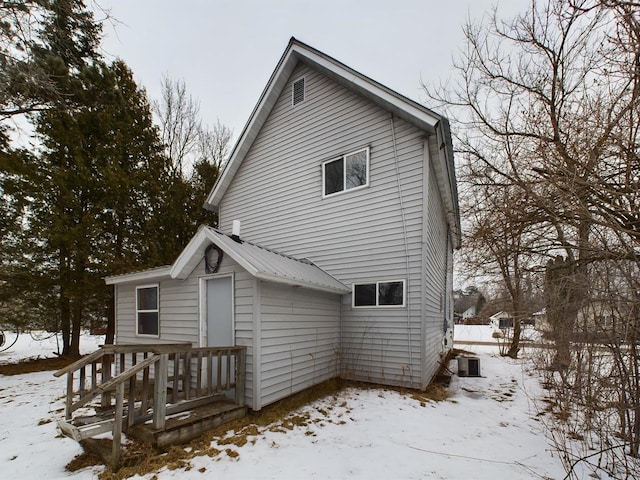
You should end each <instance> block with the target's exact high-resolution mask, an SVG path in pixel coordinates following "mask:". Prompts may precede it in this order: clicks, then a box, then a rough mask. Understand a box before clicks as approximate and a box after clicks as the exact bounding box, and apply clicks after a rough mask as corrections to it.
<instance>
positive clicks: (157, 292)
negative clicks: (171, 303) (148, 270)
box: [135, 283, 160, 338]
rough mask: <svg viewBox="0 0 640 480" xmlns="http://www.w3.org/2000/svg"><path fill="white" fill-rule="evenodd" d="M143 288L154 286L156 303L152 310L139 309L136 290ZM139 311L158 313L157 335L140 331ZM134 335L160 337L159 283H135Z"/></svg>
mask: <svg viewBox="0 0 640 480" xmlns="http://www.w3.org/2000/svg"><path fill="white" fill-rule="evenodd" d="M143 288H155V289H156V300H157V305H156V308H155V309H152V310H140V308H139V305H138V302H139V297H138V290H142V289H143ZM140 313H157V315H158V333H157V335H154V334H151V333H140V321H139V318H138V314H140ZM135 322H136V337H147V338H160V284H159V283H150V284H147V285H136V315H135Z"/></svg>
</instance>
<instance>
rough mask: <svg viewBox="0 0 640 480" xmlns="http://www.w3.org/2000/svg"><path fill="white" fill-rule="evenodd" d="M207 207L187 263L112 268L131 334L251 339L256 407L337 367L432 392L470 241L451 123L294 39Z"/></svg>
mask: <svg viewBox="0 0 640 480" xmlns="http://www.w3.org/2000/svg"><path fill="white" fill-rule="evenodd" d="M205 208H208V209H212V210H216V211H217V212H218V215H219V226H218V228H217V229H214V228H211V227H207V226H202V227H201V228H200V229H199V231H198V232H197V233H196V235H195V236H194V237H193V239H192V240H191V242H190V243H189V245H188V246H187V247H186V248H185V250H184V251H183V252H182V253H181V255H180V256H179V257H178V259H177V260H176V261H175V262H174V263H173V265H170V266H166V267H160V268H156V269H152V270H147V271H143V272H134V273H131V274H127V275H120V276H114V277H109V278H108V279H107V283H109V284H113V285H115V288H116V335H117V337H116V338H117V340H116V341H117V343H162V342H175V341H185V342H190V343H191V344H193V345H194V346H219V345H243V346H246V347H247V380H246V403H247V405H248V406H249V407H251V408H253V409H254V410H259V409H260V408H262V407H263V406H265V405H267V404H269V403H272V402H274V401H276V400H279V399H281V398H283V397H285V396H288V395H290V394H292V393H295V392H297V391H300V390H302V389H305V388H308V387H309V386H312V385H314V384H317V383H320V382H322V381H324V380H326V379H329V378H333V377H336V376H340V377H343V378H349V379H357V380H363V381H370V382H376V383H382V384H389V385H402V386H407V387H413V388H424V387H426V385H427V384H428V383H429V381H430V380H431V378H432V377H433V375H434V374H435V373H436V371H437V369H438V366H439V361H440V359H441V357H442V355H443V354H445V353H446V352H447V351H448V349H450V348H451V338H452V336H451V329H452V328H453V319H452V316H453V308H452V300H451V296H452V274H453V267H452V254H453V250H454V249H455V248H457V247H458V246H459V244H460V220H459V215H458V203H457V190H456V181H455V174H454V164H453V154H452V147H451V135H450V131H449V124H448V121H447V119H446V118H444V117H442V116H440V115H438V114H436V113H435V112H433V111H431V110H429V109H427V108H425V107H424V106H422V105H420V104H418V103H416V102H413V101H412V100H409V99H408V98H406V97H404V96H402V95H400V94H398V93H396V92H394V91H392V90H390V89H388V88H387V87H385V86H383V85H381V84H379V83H377V82H375V81H374V80H372V79H370V78H368V77H366V76H364V75H362V74H360V73H358V72H356V71H355V70H353V69H351V68H349V67H348V66H346V65H344V64H342V63H340V62H339V61H337V60H335V59H334V58H332V57H330V56H328V55H325V54H324V53H322V52H319V51H318V50H315V49H314V48H311V47H310V46H308V45H305V44H304V43H302V42H300V41H298V40H296V39H294V38H292V39H291V41H290V42H289V45H288V46H287V49H286V50H285V52H284V54H283V56H282V58H281V59H280V61H279V62H278V64H277V66H276V68H275V70H274V72H273V74H272V75H271V78H270V79H269V82H268V83H267V85H266V87H265V89H264V91H263V93H262V95H261V97H260V99H259V101H258V103H257V105H256V107H255V109H254V110H253V113H252V114H251V117H250V118H249V120H248V122H247V124H246V126H245V128H244V130H243V131H242V133H241V135H240V137H239V139H238V141H237V144H236V145H235V147H234V149H233V151H232V153H231V155H230V158H229V160H228V162H227V164H226V167H225V168H224V171H223V172H222V174H221V176H220V177H219V179H218V181H217V183H216V185H215V187H214V188H213V190H212V191H211V193H210V194H209V196H208V198H207V200H206V203H205ZM234 221H235V223H234ZM234 229H235V232H233V230H234ZM234 233H235V234H234Z"/></svg>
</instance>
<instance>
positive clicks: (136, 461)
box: [67, 362, 450, 480]
mask: <svg viewBox="0 0 640 480" xmlns="http://www.w3.org/2000/svg"><path fill="white" fill-rule="evenodd" d="M443 364H444V365H446V363H444V362H443ZM443 372H444V370H443ZM445 373H446V372H445ZM449 379H450V377H449V376H447V375H446V374H443V375H438V376H436V379H435V381H434V382H433V383H432V384H431V385H429V387H428V388H427V389H426V390H425V391H418V390H412V389H407V388H401V387H389V386H381V385H378V384H371V383H364V382H355V381H344V380H340V379H332V380H328V381H326V382H323V383H321V384H319V385H316V386H314V387H311V388H309V389H307V390H304V391H302V392H299V393H297V394H294V395H291V396H290V397H287V398H285V399H282V400H280V401H278V402H276V403H273V404H271V405H268V406H266V407H265V408H263V409H262V410H260V411H259V412H249V414H248V415H247V416H246V417H244V418H241V419H238V420H234V421H232V422H229V423H226V424H224V425H221V426H220V427H218V428H216V429H213V430H210V431H209V432H207V433H205V434H203V435H201V436H200V437H198V438H195V439H193V440H191V441H190V442H189V443H187V444H185V445H181V446H172V447H170V448H169V449H168V450H166V451H158V450H154V449H153V448H152V447H151V446H150V445H148V444H144V443H141V442H135V441H132V442H129V443H128V444H127V445H126V447H125V448H123V452H122V455H121V465H122V466H121V468H120V470H119V471H118V472H115V473H113V472H111V470H110V469H109V468H106V469H105V470H104V471H103V472H102V474H101V475H100V479H101V480H121V479H125V478H128V477H132V476H134V475H140V476H143V475H146V474H149V473H152V472H155V471H158V470H159V469H160V468H162V467H167V468H169V469H177V468H185V469H187V470H188V469H191V468H192V465H191V464H190V460H191V459H192V458H194V457H197V456H202V455H208V456H209V457H211V458H218V457H219V456H220V455H223V454H224V455H227V456H228V457H231V458H235V459H237V458H239V456H240V453H239V452H238V451H237V448H242V447H243V446H244V445H246V444H247V443H255V442H256V440H257V438H258V437H259V436H260V434H261V433H262V432H264V431H265V430H269V431H272V432H280V433H285V434H286V433H287V432H289V431H291V430H293V429H295V428H299V427H310V426H312V425H316V426H320V427H322V426H323V422H325V421H327V422H331V423H335V424H337V425H343V424H346V422H345V421H344V420H337V421H334V420H332V419H331V418H330V416H331V411H332V410H334V409H335V408H336V407H339V408H348V403H347V401H346V400H344V399H342V401H340V400H341V399H340V397H339V396H338V392H339V391H340V390H342V389H344V388H347V387H351V388H355V389H359V390H368V389H382V390H384V391H395V392H398V393H400V394H402V395H407V396H409V397H411V398H414V399H416V400H418V401H420V402H421V404H422V405H425V404H426V402H438V401H442V400H446V399H447V398H448V396H449V394H448V391H447V386H448V381H449ZM327 397H333V398H332V400H333V404H330V405H323V406H322V407H318V408H316V409H315V411H316V412H317V413H319V414H320V415H322V416H323V417H324V419H321V418H317V417H313V415H312V414H311V413H310V412H304V411H303V412H300V411H299V409H301V408H302V407H304V406H307V405H309V404H310V403H312V402H314V401H316V400H319V399H322V398H327ZM338 402H340V403H339V404H338ZM349 412H350V410H347V412H346V413H347V414H348V413H349ZM341 416H342V414H339V415H338V417H341ZM305 434H306V435H308V436H313V435H315V433H314V431H313V430H311V428H308V430H307V431H306V432H305ZM214 445H215V446H218V447H221V446H228V448H225V449H224V450H220V449H218V448H216V447H215V446H214ZM232 446H233V447H235V448H231V447H232ZM92 462H93V463H92ZM100 463H101V462H100V459H99V458H97V457H95V456H91V455H89V454H83V455H80V456H79V457H77V458H76V459H74V460H73V461H72V462H71V463H70V464H69V465H68V466H67V468H68V469H70V470H71V468H72V467H76V468H77V467H78V466H80V465H82V466H81V467H79V468H84V467H86V466H89V465H98V464H100ZM205 470H206V469H205Z"/></svg>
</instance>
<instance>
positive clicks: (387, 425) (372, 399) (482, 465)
mask: <svg viewBox="0 0 640 480" xmlns="http://www.w3.org/2000/svg"><path fill="white" fill-rule="evenodd" d="M481 328H483V327H481ZM484 328H486V327H484ZM469 335H472V334H471V333H469ZM473 335H476V336H482V335H486V332H485V333H483V332H474V333H473ZM22 337H25V338H22ZM460 338H461V337H460V336H457V339H458V340H460ZM82 341H83V342H84V345H85V347H84V350H85V351H87V350H91V349H93V348H96V346H97V345H98V344H100V343H101V342H102V338H100V337H97V338H94V337H84V338H83V340H82ZM464 348H465V349H466V350H469V351H472V352H474V353H476V354H477V355H478V356H480V359H481V369H482V377H480V378H458V377H457V376H456V375H454V376H453V378H452V382H451V386H450V390H451V392H452V396H451V398H450V399H449V400H448V401H444V402H440V403H431V402H429V403H422V404H421V402H420V401H419V400H416V399H414V398H412V397H411V396H409V395H405V394H400V393H398V392H395V391H389V390H385V389H370V390H360V389H353V388H350V389H346V390H344V391H342V392H339V393H338V394H337V395H332V396H329V397H327V398H325V399H322V400H319V401H317V402H314V403H312V404H309V405H307V406H306V407H304V408H303V409H302V410H301V411H298V412H296V415H298V416H302V417H307V421H306V422H305V423H306V425H304V426H297V427H294V428H293V430H288V429H282V428H269V427H264V428H262V427H260V428H258V429H257V432H253V433H256V434H255V435H252V436H250V437H248V440H249V441H248V442H247V443H246V444H245V445H244V446H242V447H238V446H236V445H233V444H231V445H216V444H215V442H214V444H212V447H216V448H217V449H218V450H220V451H221V453H220V454H219V455H217V456H215V457H213V458H211V457H209V456H208V455H205V456H202V457H195V458H193V459H192V460H191V461H190V465H191V468H189V469H177V470H168V469H162V470H160V471H159V472H155V473H154V474H149V475H146V476H145V477H139V476H136V477H132V478H137V479H140V478H145V479H150V478H151V477H152V476H153V475H156V477H157V478H158V479H160V480H166V479H202V478H209V477H211V478H216V479H234V480H237V479H242V478H253V479H272V478H273V479H289V478H291V479H302V478H305V479H306V478H318V479H343V478H349V479H367V480H371V479H379V478H380V479H385V478H389V479H391V478H393V479H427V478H429V479H478V480H481V479H491V480H496V479H502V478H508V479H515V480H517V479H523V480H524V479H530V478H551V479H557V478H562V477H564V471H563V469H562V466H561V465H560V462H559V460H558V459H557V457H556V456H554V455H553V454H552V453H551V448H550V446H549V444H548V441H547V439H546V437H545V434H544V431H543V426H542V425H541V423H540V422H539V421H538V419H539V418H538V417H537V416H536V414H537V411H536V408H535V406H534V403H533V402H532V398H533V397H535V396H536V395H539V394H540V387H539V384H538V380H537V377H536V375H535V374H534V373H533V372H532V371H531V370H530V368H529V363H528V361H527V359H526V358H525V359H524V360H517V361H514V360H510V359H505V358H502V357H499V356H497V355H496V352H497V347H495V346H486V345H468V346H467V345H465V346H464ZM53 350H55V340H53V345H52V344H51V339H49V340H46V341H43V342H37V341H35V340H33V339H31V337H29V335H23V336H21V338H20V341H19V342H18V343H17V344H16V345H15V347H14V348H13V349H12V350H10V351H8V352H2V353H0V363H7V362H13V361H16V360H17V359H19V358H25V357H37V356H45V355H46V356H48V355H49V353H50V352H52V351H53ZM451 368H452V370H453V371H455V362H452V365H451ZM64 395H65V379H64V378H54V377H53V375H52V372H40V373H31V374H24V375H17V376H2V375H0V478H12V479H13V478H20V479H22V478H34V479H36V478H38V479H40V478H43V479H44V478H72V479H93V478H96V477H97V475H98V474H99V473H100V471H101V470H102V468H101V467H93V468H88V469H84V470H82V471H79V472H76V473H69V472H66V471H65V469H64V467H65V465H66V464H67V463H68V462H69V461H71V460H72V459H73V458H74V457H75V456H76V455H78V454H79V453H80V452H81V449H80V447H79V446H78V444H77V443H76V442H75V441H73V440H70V439H68V438H64V437H61V436H60V435H59V434H58V432H57V430H56V424H55V421H51V420H52V419H55V418H60V417H61V416H62V415H63V405H64ZM227 449H228V450H227Z"/></svg>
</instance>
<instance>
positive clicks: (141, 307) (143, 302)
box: [136, 285, 160, 337]
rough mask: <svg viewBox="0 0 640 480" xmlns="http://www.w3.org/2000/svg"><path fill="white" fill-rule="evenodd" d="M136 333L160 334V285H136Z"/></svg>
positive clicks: (155, 335)
mask: <svg viewBox="0 0 640 480" xmlns="http://www.w3.org/2000/svg"><path fill="white" fill-rule="evenodd" d="M136 333H137V334H138V335H152V336H154V337H157V336H159V334H160V309H159V301H158V285H144V286H141V287H136Z"/></svg>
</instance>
